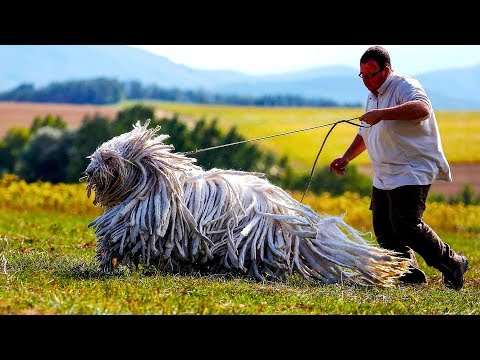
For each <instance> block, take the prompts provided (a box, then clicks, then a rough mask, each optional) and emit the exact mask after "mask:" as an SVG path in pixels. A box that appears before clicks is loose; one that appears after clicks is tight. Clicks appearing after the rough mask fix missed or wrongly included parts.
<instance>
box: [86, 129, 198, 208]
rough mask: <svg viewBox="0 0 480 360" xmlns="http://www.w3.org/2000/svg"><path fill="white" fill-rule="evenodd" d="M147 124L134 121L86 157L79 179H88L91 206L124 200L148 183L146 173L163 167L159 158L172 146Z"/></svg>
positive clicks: (108, 205) (109, 204) (114, 203)
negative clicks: (125, 130) (85, 163)
mask: <svg viewBox="0 0 480 360" xmlns="http://www.w3.org/2000/svg"><path fill="white" fill-rule="evenodd" d="M149 123H150V120H147V121H146V122H145V124H144V125H143V126H142V125H140V122H137V123H136V124H135V125H134V126H133V130H132V131H130V132H127V133H124V134H122V135H119V136H116V137H114V138H112V139H110V140H109V141H107V142H105V143H103V144H102V145H101V146H100V147H98V148H97V149H96V150H95V152H94V153H93V154H92V155H90V156H89V157H88V158H89V159H90V164H89V165H88V166H87V169H86V170H85V171H84V175H85V176H83V177H82V178H81V179H80V181H86V182H87V196H88V197H90V196H91V192H92V190H93V191H94V193H95V197H94V200H93V204H94V205H100V206H101V207H112V206H115V205H116V204H118V203H120V202H122V201H124V200H125V199H126V198H128V197H129V196H130V195H131V194H134V193H135V191H136V190H138V187H140V186H141V187H145V186H146V185H147V184H146V181H147V178H150V177H151V176H149V173H150V175H151V172H152V171H155V169H156V170H160V171H161V170H162V169H161V168H162V167H164V166H165V164H163V163H164V161H163V162H162V157H165V155H170V156H172V155H173V154H169V153H170V151H171V150H173V149H174V147H173V145H167V144H164V140H166V139H168V138H169V136H168V135H158V136H155V134H156V133H157V132H158V131H159V130H160V126H157V127H156V128H153V129H147V126H148V124H149ZM190 160H193V161H194V159H190ZM159 164H160V168H159ZM150 185H151V184H150Z"/></svg>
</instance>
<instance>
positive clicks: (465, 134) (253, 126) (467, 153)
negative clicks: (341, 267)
mask: <svg viewBox="0 0 480 360" xmlns="http://www.w3.org/2000/svg"><path fill="white" fill-rule="evenodd" d="M133 103H137V102H132V101H129V102H122V103H121V104H119V106H121V107H125V106H128V105H132V104H133ZM142 103H143V104H148V105H151V106H154V107H155V108H156V109H163V110H166V111H169V112H173V113H177V114H179V115H183V116H186V117H187V118H191V119H194V120H198V119H201V118H203V119H206V120H213V119H217V121H218V125H219V126H220V127H221V128H222V129H223V130H227V129H230V128H231V127H232V126H235V127H237V130H238V131H239V133H240V134H242V135H243V137H245V139H253V138H257V137H263V136H268V135H273V134H280V133H284V132H289V131H293V130H299V129H305V128H309V127H313V126H318V125H323V124H325V125H327V124H331V123H334V122H336V121H338V120H343V119H351V118H354V117H357V116H360V115H362V114H363V109H360V108H358V109H357V108H279V107H272V108H268V107H267V108H258V107H234V106H217V105H197V104H182V103H168V102H159V101H145V102H142ZM436 117H437V121H438V126H439V128H440V133H441V136H442V143H443V148H444V151H445V155H446V157H447V159H448V160H449V162H450V163H454V162H469V163H473V162H480V131H478V129H480V112H447V111H439V112H436ZM356 122H357V123H358V121H356ZM329 129H330V126H325V127H322V128H319V129H315V130H309V131H304V132H298V133H294V134H290V135H286V136H280V137H275V138H271V139H266V140H262V141H259V142H257V143H256V144H257V145H258V146H260V147H262V148H263V149H266V150H270V151H274V152H276V153H277V154H279V155H288V157H289V159H290V161H291V163H292V166H294V168H296V169H298V170H302V169H303V170H310V169H311V167H312V164H313V161H314V160H315V157H316V155H317V152H318V150H319V148H320V146H321V144H322V141H323V139H324V137H325V136H326V135H327V132H328V130H329ZM357 131H358V127H356V126H353V125H350V124H347V123H341V124H339V125H337V126H336V127H335V129H334V130H333V131H332V133H331V134H330V136H329V138H328V140H327V142H326V144H325V146H324V149H323V151H322V154H321V155H320V158H319V160H318V164H317V166H318V167H321V166H327V165H328V164H330V162H331V160H333V159H334V158H335V157H337V156H341V155H343V153H344V151H345V150H346V148H347V147H348V146H349V145H350V143H351V141H352V140H353V137H354V136H355V134H356V132H357ZM178 150H179V151H188V150H192V149H178ZM354 163H355V164H356V165H362V164H368V163H369V159H368V156H367V154H366V153H363V154H362V155H360V156H359V157H358V158H357V159H355V160H354Z"/></svg>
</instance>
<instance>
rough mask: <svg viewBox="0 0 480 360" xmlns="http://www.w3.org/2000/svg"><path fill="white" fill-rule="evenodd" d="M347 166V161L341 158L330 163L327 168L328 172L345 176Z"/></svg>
mask: <svg viewBox="0 0 480 360" xmlns="http://www.w3.org/2000/svg"><path fill="white" fill-rule="evenodd" d="M347 165H348V160H346V159H345V158H343V157H341V158H337V159H335V160H333V161H332V162H331V163H330V166H329V167H328V172H329V173H331V172H332V170H333V171H335V173H336V174H338V175H345V168H346V167H347Z"/></svg>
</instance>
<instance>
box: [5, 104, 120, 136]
mask: <svg viewBox="0 0 480 360" xmlns="http://www.w3.org/2000/svg"><path fill="white" fill-rule="evenodd" d="M117 112H118V108H116V107H113V106H94V105H69V104H48V103H29V102H4V101H0V138H3V137H4V136H5V133H6V132H7V130H8V129H10V128H11V127H14V126H18V127H26V128H28V127H30V125H31V124H32V121H33V119H34V118H35V116H37V115H40V116H45V115H48V114H51V115H53V116H57V115H58V116H61V118H62V119H63V120H64V121H65V122H66V123H67V124H68V126H69V127H70V128H71V129H76V128H77V127H79V126H80V125H81V124H82V120H83V117H84V116H85V115H87V114H88V115H94V114H95V113H99V114H102V115H104V116H107V117H109V118H112V119H113V118H114V117H115V115H116V114H117Z"/></svg>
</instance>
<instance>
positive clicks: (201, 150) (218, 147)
mask: <svg viewBox="0 0 480 360" xmlns="http://www.w3.org/2000/svg"><path fill="white" fill-rule="evenodd" d="M359 118H360V116H357V117H354V118H351V119H343V120H338V121H335V122H333V123H329V124H323V125H317V126H312V127H308V128H303V129H298V130H293V131H287V132H283V133H279V134H273V135H267V136H262V137H258V138H254V139H248V140H242V141H237V142H233V143H229V144H223V145H218V146H211V147H208V148H204V149H195V150H192V151H187V152H180V154H182V155H194V154H197V153H199V152H203V151H209V150H214V149H220V148H223V147H228V146H233V145H239V144H245V143H248V142H253V141H260V140H265V139H271V138H274V137H278V136H284V135H290V134H294V133H297V132H301V131H308V130H313V129H319V128H322V127H325V126H331V128H330V130H328V133H327V135H325V138H324V139H323V142H322V146H320V149H319V150H318V153H317V157H316V158H315V161H314V163H313V166H312V170H311V171H310V177H309V179H308V183H307V187H306V189H305V191H304V193H303V195H302V200H300V202H303V198H304V197H305V194H306V193H307V191H308V188H309V187H310V183H311V182H312V177H313V172H314V170H315V166H316V165H317V161H318V158H319V156H320V153H321V152H322V150H323V147H324V146H325V142H326V141H327V138H328V136H329V135H330V133H331V132H332V130H333V129H334V128H335V126H337V125H338V124H340V123H348V124H350V125H354V126H357V127H370V126H363V125H361V124H355V123H354V122H352V120H356V119H359Z"/></svg>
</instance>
